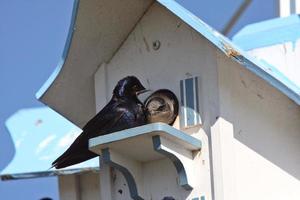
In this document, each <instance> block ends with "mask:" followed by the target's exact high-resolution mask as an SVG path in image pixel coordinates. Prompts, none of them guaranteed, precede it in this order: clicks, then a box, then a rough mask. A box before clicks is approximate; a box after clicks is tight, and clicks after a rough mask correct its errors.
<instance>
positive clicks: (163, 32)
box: [95, 3, 219, 200]
mask: <svg viewBox="0 0 300 200" xmlns="http://www.w3.org/2000/svg"><path fill="white" fill-rule="evenodd" d="M156 40H159V41H160V43H161V46H160V48H159V49H158V50H154V49H153V48H152V43H153V42H154V41H156ZM214 51H215V50H214V47H213V46H212V45H211V44H209V42H207V41H206V39H204V38H203V37H202V36H200V35H199V34H198V33H197V32H195V31H194V30H193V29H191V28H190V27H189V26H187V25H186V24H185V23H183V22H182V21H181V20H180V19H178V18H177V17H175V16H174V15H173V14H171V13H170V12H169V11H167V10H166V9H165V8H163V7H162V6H160V5H159V4H157V3H155V4H154V5H153V6H152V7H151V8H150V9H149V10H148V11H147V13H146V14H145V15H144V17H143V18H142V19H141V21H140V22H139V23H137V25H136V27H135V28H134V29H133V30H132V32H131V33H130V35H129V36H128V38H127V39H126V40H125V41H124V43H123V44H122V46H121V47H120V49H119V50H118V51H117V52H116V54H115V55H114V56H113V58H112V59H111V60H110V61H109V62H107V65H106V69H107V91H112V90H113V87H114V86H115V84H116V83H117V81H118V80H120V79H121V78H123V77H125V76H127V75H135V76H137V77H138V78H139V79H140V80H141V82H142V84H144V85H145V87H147V88H149V89H152V90H157V89H160V88H167V89H171V90H172V91H173V92H174V93H175V94H176V95H177V97H180V88H179V83H180V82H179V81H180V80H182V79H185V78H188V77H190V76H191V75H192V76H199V77H200V80H201V82H199V83H200V84H199V91H198V92H199V101H200V107H201V117H202V120H203V124H202V126H201V127H200V126H196V127H191V128H188V129H184V131H185V132H186V133H188V134H193V135H195V136H197V137H199V138H201V140H202V141H204V142H203V147H202V150H201V154H200V155H197V156H198V159H197V161H196V165H197V170H198V171H199V174H200V175H199V176H200V177H199V178H197V180H196V181H197V183H196V184H197V185H199V188H196V189H195V190H193V191H192V192H188V191H185V190H184V189H182V188H181V187H180V186H178V184H177V181H176V179H177V178H178V177H177V174H176V170H175V168H174V166H173V165H172V163H171V162H170V161H169V160H166V159H162V157H160V155H159V154H157V157H153V159H152V161H151V162H147V164H146V165H143V169H144V176H145V177H146V178H145V179H144V181H145V183H144V187H145V188H149V189H148V190H146V191H145V195H146V199H151V198H152V199H162V197H163V196H167V195H168V194H175V196H176V197H177V199H192V198H193V197H196V196H197V195H198V196H199V195H200V194H201V195H204V196H205V199H206V200H211V180H210V179H211V177H210V173H211V170H210V165H209V163H210V158H209V149H208V143H209V142H208V135H209V134H210V127H211V125H212V124H213V123H214V121H215V119H216V117H217V116H219V103H218V101H219V98H218V86H217V85H218V83H217V79H216V78H215V77H217V62H216V60H215V52H214ZM95 87H97V85H95ZM140 98H141V99H143V98H145V97H144V96H141V97H140ZM178 121H179V120H178ZM178 121H177V122H178ZM175 126H177V127H179V126H178V123H177V124H176V125H175ZM126 145H127V146H126ZM122 146H123V147H124V148H123V149H129V150H130V149H131V150H132V151H133V152H132V153H131V154H133V155H135V156H137V155H138V154H139V156H137V157H136V158H138V159H140V160H143V158H144V157H149V156H150V155H149V152H151V151H150V150H148V149H147V146H148V145H147V143H146V141H143V140H141V141H140V142H138V143H136V144H135V145H133V144H131V143H127V144H125V143H124V144H122V145H118V147H116V148H121V147H122ZM133 146H134V148H132V147H133ZM136 149H139V151H136ZM142 149H144V150H142ZM129 150H127V152H128V151H129ZM120 152H121V151H120ZM131 154H130V155H131ZM159 157H160V158H159ZM154 158H155V159H159V160H154ZM169 166H171V169H170V167H169ZM116 174H117V178H116V180H119V176H121V175H118V173H116ZM121 180H122V176H121V178H120V182H121ZM156 180H159V183H157V181H156ZM120 186H121V184H120ZM153 191H156V192H153ZM116 194H117V195H119V193H116ZM118 197H120V198H121V197H124V195H123V196H120V195H119V196H118ZM124 198H125V197H124Z"/></svg>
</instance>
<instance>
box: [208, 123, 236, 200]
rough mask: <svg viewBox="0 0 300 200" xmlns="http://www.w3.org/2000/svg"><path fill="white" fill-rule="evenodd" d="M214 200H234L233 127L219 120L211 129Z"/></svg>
mask: <svg viewBox="0 0 300 200" xmlns="http://www.w3.org/2000/svg"><path fill="white" fill-rule="evenodd" d="M211 143H212V158H213V174H214V190H215V200H235V199H236V198H235V156H234V134H233V126H232V124H231V123H229V122H227V121H226V120H224V119H222V118H219V119H218V120H217V122H216V123H215V124H214V125H213V126H212V128H211Z"/></svg>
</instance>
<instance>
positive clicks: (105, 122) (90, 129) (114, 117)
mask: <svg viewBox="0 0 300 200" xmlns="http://www.w3.org/2000/svg"><path fill="white" fill-rule="evenodd" d="M125 114H127V112H126V109H124V108H123V107H122V104H120V103H117V102H114V103H112V104H107V106H105V107H104V108H103V109H102V110H101V111H100V112H99V113H98V114H97V115H96V116H95V117H93V118H92V119H91V120H90V121H89V122H88V123H87V124H86V125H85V126H84V127H83V129H82V130H83V132H85V133H87V134H88V136H89V138H91V137H95V136H99V135H103V134H106V133H107V132H108V131H109V130H110V129H112V128H113V127H114V126H115V125H116V124H117V122H118V121H119V120H120V119H121V118H122V117H123V116H124V115H125Z"/></svg>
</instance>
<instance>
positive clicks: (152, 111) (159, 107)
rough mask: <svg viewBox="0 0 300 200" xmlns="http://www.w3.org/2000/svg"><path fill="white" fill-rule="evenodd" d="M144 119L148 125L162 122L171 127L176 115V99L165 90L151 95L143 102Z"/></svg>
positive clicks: (177, 106) (177, 107)
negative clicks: (144, 109) (145, 118)
mask: <svg viewBox="0 0 300 200" xmlns="http://www.w3.org/2000/svg"><path fill="white" fill-rule="evenodd" d="M144 105H145V107H146V111H147V113H146V117H147V121H148V122H149V123H155V122H163V123H166V124H169V125H172V124H173V123H174V121H175V119H176V117H177V115H178V109H179V105H178V99H177V97H176V95H175V94H174V93H173V92H172V91H170V90H167V89H160V90H157V91H155V92H154V93H152V94H151V95H150V96H149V97H148V98H147V99H146V100H145V102H144Z"/></svg>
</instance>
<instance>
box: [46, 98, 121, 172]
mask: <svg viewBox="0 0 300 200" xmlns="http://www.w3.org/2000/svg"><path fill="white" fill-rule="evenodd" d="M125 114H126V112H125V110H124V109H121V108H120V105H118V104H117V103H116V104H113V105H112V104H107V106H105V107H104V108H103V109H102V110H101V111H100V112H99V113H98V114H97V115H96V116H95V117H94V118H93V119H91V120H90V121H89V122H88V123H87V124H86V125H85V126H84V127H83V132H82V133H81V134H80V135H79V136H78V137H77V138H76V139H75V141H74V142H73V143H72V144H71V145H70V147H69V148H68V149H67V150H66V151H65V152H64V153H63V154H62V155H61V156H60V157H58V158H57V159H56V160H55V161H54V162H53V163H52V166H54V167H56V168H62V167H66V166H69V165H72V164H76V163H78V162H79V161H80V162H82V161H84V160H87V159H89V158H91V157H95V156H97V155H96V154H94V153H92V152H90V151H89V150H88V140H89V139H90V138H93V137H96V136H98V135H102V134H106V133H108V132H109V131H110V129H112V127H114V125H115V124H117V122H118V121H119V120H120V119H121V118H122V116H124V115H125ZM78 160H79V161H78Z"/></svg>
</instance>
